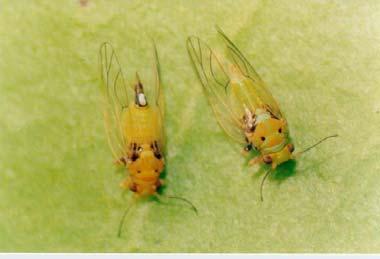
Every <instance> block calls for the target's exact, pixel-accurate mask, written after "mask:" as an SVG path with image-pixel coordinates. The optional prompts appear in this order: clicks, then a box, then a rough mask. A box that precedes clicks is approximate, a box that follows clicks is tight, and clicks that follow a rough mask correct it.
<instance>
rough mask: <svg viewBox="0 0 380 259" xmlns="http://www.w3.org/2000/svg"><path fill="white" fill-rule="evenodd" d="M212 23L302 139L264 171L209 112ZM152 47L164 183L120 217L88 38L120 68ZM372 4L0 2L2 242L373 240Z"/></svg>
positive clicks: (144, 61) (192, 245)
mask: <svg viewBox="0 0 380 259" xmlns="http://www.w3.org/2000/svg"><path fill="white" fill-rule="evenodd" d="M216 24H217V25H219V26H220V27H221V28H223V30H224V31H225V32H226V34H227V35H229V36H230V38H231V39H232V40H233V41H234V42H235V43H236V44H237V45H238V46H239V48H240V49H241V50H242V52H243V53H244V54H245V55H246V56H247V58H248V59H249V60H250V61H251V62H252V63H253V64H254V67H255V68H256V70H257V71H258V73H259V74H260V75H261V77H262V78H263V80H264V81H265V82H266V83H267V84H268V88H269V89H270V90H271V91H272V93H273V95H274V96H275V98H276V99H277V100H278V102H279V104H280V106H281V108H282V110H283V113H284V114H285V115H286V117H287V119H288V123H289V126H290V131H291V135H292V139H293V141H294V143H295V146H296V149H298V150H301V149H303V148H304V147H306V146H309V145H310V144H312V143H314V142H316V141H317V140H318V139H320V138H322V137H324V136H326V135H330V134H335V133H337V134H339V138H337V139H334V140H331V141H329V142H326V143H324V144H323V145H321V146H318V147H317V148H315V149H314V150H313V151H310V152H308V153H307V155H306V154H305V156H303V157H301V158H300V159H299V160H297V162H295V163H288V164H285V165H283V166H281V167H280V168H279V169H278V170H277V171H276V173H275V174H273V175H271V176H270V177H269V178H268V181H267V182H266V185H265V190H264V191H265V193H264V195H265V201H264V202H263V203H262V202H261V201H260V196H259V185H260V181H261V179H262V177H263V173H264V170H265V169H264V168H261V169H260V168H251V167H248V166H247V161H248V158H245V157H243V156H242V155H241V154H240V150H241V147H240V146H239V144H236V143H234V142H233V141H231V140H230V139H229V138H228V136H226V135H225V134H224V132H223V131H222V129H221V128H220V127H219V126H218V124H217V123H216V120H215V118H214V117H213V114H212V111H211V109H210V107H209V105H208V103H207V99H206V97H205V96H204V95H203V92H202V88H201V85H200V83H199V81H198V80H197V78H196V75H195V73H194V71H193V69H192V67H191V63H190V60H189V57H188V55H187V52H186V48H185V40H186V37H187V36H188V35H197V36H199V37H201V38H203V39H204V40H206V41H208V42H209V43H210V45H212V46H214V45H215V46H216V44H218V43H219V41H218V38H217V34H216V30H215V28H214V26H215V25H216ZM150 37H152V38H154V39H155V41H156V44H157V48H158V51H159V56H160V62H161V67H162V74H163V81H164V91H165V101H166V118H165V120H166V121H165V123H166V135H167V154H166V161H167V170H166V188H165V190H164V194H166V195H177V196H181V197H185V198H187V199H189V200H191V201H192V202H193V203H194V204H195V205H196V206H197V208H198V210H199V215H198V216H196V215H195V214H194V213H193V211H191V210H190V209H189V208H188V207H187V206H186V205H184V204H182V203H177V202H170V204H169V205H166V204H163V203H159V202H157V201H152V200H146V201H140V202H138V203H137V206H135V207H134V208H132V209H131V212H130V213H129V215H128V216H127V218H126V222H125V226H124V229H123V235H122V237H121V238H117V236H116V233H117V228H118V224H119V222H120V218H121V216H122V214H123V212H124V210H125V208H126V207H127V206H128V204H130V198H131V196H130V194H129V193H126V194H123V192H122V190H121V189H120V188H119V182H120V181H121V180H122V179H123V174H122V173H120V172H117V170H116V169H115V167H114V165H113V164H112V156H111V152H110V150H109V148H108V146H107V142H106V138H105V133H104V129H103V119H102V111H101V103H100V97H101V92H100V89H99V84H100V73H99V67H98V56H97V55H98V50H99V46H100V44H101V43H102V42H104V41H109V42H111V43H112V44H113V45H114V47H115V49H116V50H117V52H118V55H119V59H120V62H121V63H122V64H123V69H124V70H125V71H127V77H128V78H129V79H133V77H132V76H133V74H134V73H135V72H136V70H139V71H140V70H142V71H144V69H145V70H146V72H145V75H146V76H148V75H149V73H150V72H151V71H152V70H151V68H152V66H151V64H152V49H151V41H150ZM379 85H380V2H379V1H375V0H373V1H366V2H363V1H359V0H349V1H343V0H338V1H316V0H315V1H301V0H291V1H264V0H263V1H248V0H246V1H232V0H231V1H216V0H215V1H171V0H166V1H154V2H147V1H93V0H87V1H85V0H82V1H64V2H62V1H48V0H46V1H26V0H24V1H23V0H20V1H9V0H3V1H1V2H0V251H1V252H11V251H14V252H127V251H128V252H380V234H379V233H380V224H379V222H380V188H379V183H380V174H379V172H380V164H379V158H380V134H379V128H380V86H379Z"/></svg>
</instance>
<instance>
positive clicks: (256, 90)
mask: <svg viewBox="0 0 380 259" xmlns="http://www.w3.org/2000/svg"><path fill="white" fill-rule="evenodd" d="M217 30H218V33H219V34H220V35H221V37H222V38H223V40H224V41H225V43H226V45H227V52H228V54H229V56H230V60H231V61H232V62H233V63H234V64H235V65H236V66H237V67H238V68H239V70H240V72H241V73H242V74H243V75H245V76H246V77H248V78H250V79H251V80H252V84H251V86H252V87H251V91H252V92H253V93H252V96H257V97H258V98H259V99H260V100H261V103H263V104H266V105H267V106H269V107H267V108H269V109H270V111H271V112H272V113H273V115H275V116H276V117H277V118H282V117H283V116H282V114H281V111H280V108H279V106H278V104H277V102H276V100H275V99H274V98H273V96H272V94H271V93H270V92H269V90H268V89H267V88H266V86H265V83H264V82H263V81H262V80H261V78H260V76H259V75H258V74H257V72H256V71H255V69H254V68H253V66H252V65H251V64H250V63H249V62H248V60H247V59H246V58H245V57H244V55H243V54H242V52H241V51H240V50H239V49H238V48H237V47H236V45H235V44H234V43H233V42H232V41H231V40H230V39H229V38H228V37H227V36H226V35H225V34H224V32H223V31H222V30H221V29H220V28H218V27H217Z"/></svg>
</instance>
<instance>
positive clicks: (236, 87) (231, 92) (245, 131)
mask: <svg viewBox="0 0 380 259" xmlns="http://www.w3.org/2000/svg"><path fill="white" fill-rule="evenodd" d="M218 33H219V35H220V36H221V38H222V39H223V41H224V43H225V46H226V52H227V55H226V56H223V55H220V54H217V53H216V52H215V51H214V50H212V49H211V48H210V47H209V46H208V45H207V44H206V43H205V42H203V41H202V40H201V39H199V38H198V37H194V36H193V37H189V38H188V40H187V49H188V52H189V56H190V59H191V61H192V63H193V65H194V68H195V71H196V73H197V75H198V78H199V79H200V81H201V83H202V86H203V89H204V92H205V93H206V96H207V98H208V100H209V103H210V104H211V107H212V109H213V111H214V114H215V116H216V118H217V120H218V122H219V124H220V126H221V127H222V128H223V129H224V131H225V132H226V133H227V134H228V135H229V136H230V137H231V138H233V139H234V140H236V141H237V142H239V143H241V144H244V145H245V148H244V152H245V153H246V152H248V151H250V150H251V149H255V150H256V151H257V153H258V156H257V157H255V158H254V159H252V160H251V161H250V162H249V164H250V165H253V164H262V163H265V164H269V165H271V169H270V170H268V171H267V173H266V174H265V176H264V178H263V181H262V183H261V189H260V190H261V192H260V193H261V200H263V195H262V186H263V183H264V181H265V179H266V177H267V176H268V175H269V173H270V172H271V171H272V170H274V169H275V168H276V167H277V166H278V165H280V164H282V163H284V162H286V161H288V160H291V159H295V158H296V157H297V156H298V155H300V154H301V153H304V152H306V151H308V150H310V148H312V147H314V146H316V145H317V144H319V143H321V142H322V141H324V140H326V139H327V138H330V137H336V136H337V135H333V136H329V137H327V138H324V139H323V140H321V141H320V142H318V143H317V144H315V145H313V146H312V147H310V148H307V149H305V150H304V151H301V152H299V153H297V154H294V153H293V151H294V145H293V144H292V143H291V140H290V137H289V130H288V123H287V121H286V118H285V117H284V115H283V114H282V113H281V110H280V108H279V105H278V104H277V102H276V100H275V99H274V98H273V96H272V94H271V93H270V92H269V90H268V89H267V87H266V86H265V83H264V82H263V80H262V79H261V78H260V76H259V75H258V73H257V72H256V71H255V70H254V68H253V66H252V65H251V64H250V63H249V62H248V60H247V59H246V58H245V57H244V55H243V54H242V52H241V51H240V50H239V49H238V48H237V47H236V45H235V44H234V43H233V42H232V41H231V40H230V39H229V38H228V37H227V36H226V35H225V34H224V33H223V32H222V30H220V29H219V28H218Z"/></svg>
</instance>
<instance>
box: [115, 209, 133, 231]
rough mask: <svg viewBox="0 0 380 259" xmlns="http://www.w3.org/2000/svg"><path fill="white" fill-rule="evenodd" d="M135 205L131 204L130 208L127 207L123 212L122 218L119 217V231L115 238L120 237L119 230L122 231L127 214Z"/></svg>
mask: <svg viewBox="0 0 380 259" xmlns="http://www.w3.org/2000/svg"><path fill="white" fill-rule="evenodd" d="M134 204H135V203H133V204H132V205H131V206H129V207H127V208H126V209H125V211H124V214H123V216H122V217H121V220H120V223H119V229H118V231H117V237H121V230H122V229H123V225H124V221H125V218H126V216H127V214H128V212H129V210H130V209H131V208H132V207H133V205H134Z"/></svg>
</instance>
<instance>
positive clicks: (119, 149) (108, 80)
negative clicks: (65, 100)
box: [99, 42, 129, 160]
mask: <svg viewBox="0 0 380 259" xmlns="http://www.w3.org/2000/svg"><path fill="white" fill-rule="evenodd" d="M99 62H100V72H101V78H102V82H103V84H102V92H103V96H104V98H103V104H104V105H103V106H104V123H105V129H106V134H107V140H108V144H109V146H110V148H111V151H112V154H113V156H114V158H115V159H116V160H117V159H119V158H120V157H125V156H126V153H127V149H126V139H125V136H124V134H123V132H124V129H123V122H122V118H123V112H124V111H125V110H126V109H127V108H128V104H129V99H128V89H127V85H126V81H125V79H124V75H123V72H122V69H121V66H120V63H119V60H118V58H117V56H116V53H115V51H114V49H113V47H112V46H111V44H110V43H108V42H105V43H103V44H102V45H101V46H100V49H99Z"/></svg>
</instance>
